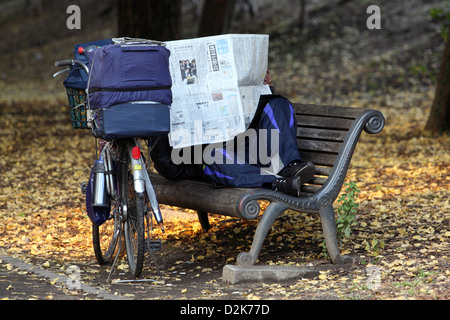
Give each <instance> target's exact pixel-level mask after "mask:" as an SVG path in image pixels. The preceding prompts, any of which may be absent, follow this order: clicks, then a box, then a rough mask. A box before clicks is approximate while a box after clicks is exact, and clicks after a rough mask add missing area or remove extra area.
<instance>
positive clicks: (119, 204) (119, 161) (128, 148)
mask: <svg viewBox="0 0 450 320" xmlns="http://www.w3.org/2000/svg"><path fill="white" fill-rule="evenodd" d="M55 66H56V67H62V66H67V67H68V68H66V69H64V70H61V71H59V72H57V73H55V74H54V75H53V77H56V76H58V75H59V74H61V73H64V72H67V71H70V70H71V69H72V68H81V69H82V70H84V72H86V73H87V74H89V68H88V66H87V65H86V64H85V63H83V62H82V61H79V60H75V59H69V60H59V61H56V62H55ZM68 94H69V90H68ZM80 100H82V101H80ZM83 100H85V97H84V99H83V97H82V98H81V99H80V98H79V97H76V98H74V97H72V100H71V97H70V96H69V102H70V103H71V104H73V105H72V110H77V109H80V108H81V107H84V108H85V107H86V101H83ZM85 111H87V112H89V110H87V109H86V110H85ZM85 119H86V122H87V123H83V126H82V127H83V128H85V127H86V128H89V127H90V128H91V129H92V128H93V127H94V124H93V120H92V117H90V116H89V115H88V116H86V115H85ZM80 127H81V126H80ZM92 132H93V134H94V136H96V134H95V130H92ZM96 138H98V137H96ZM146 138H148V140H147V142H148V150H149V155H150V151H151V148H152V146H153V145H154V144H155V143H156V142H157V140H158V139H159V137H146ZM98 146H99V156H98V160H96V161H95V163H94V166H93V168H92V170H91V175H90V177H89V180H88V182H87V183H86V182H84V183H82V185H81V189H82V192H83V193H85V194H86V208H87V211H88V215H89V217H90V218H91V220H92V221H93V222H92V239H93V249H94V253H95V257H96V260H97V262H98V263H99V264H100V265H105V264H108V263H110V262H111V260H112V259H113V257H115V258H114V263H113V265H112V267H111V271H110V274H109V276H108V280H109V278H110V276H111V272H112V271H113V269H114V266H115V264H116V262H117V259H118V257H119V256H120V254H121V251H122V249H123V244H122V241H123V240H124V242H125V251H126V254H127V260H128V265H129V268H130V271H131V273H132V274H133V275H134V276H135V277H139V276H140V275H141V273H142V269H143V265H144V258H145V253H146V252H149V253H150V254H152V252H153V251H158V250H160V249H161V240H160V239H156V238H153V236H152V230H153V216H154V217H155V220H156V222H157V223H158V224H159V226H160V227H161V230H162V232H163V233H164V226H163V218H162V215H161V211H160V208H159V204H158V201H157V199H156V194H155V190H154V188H153V185H152V182H151V180H150V176H149V174H148V169H147V166H146V161H145V157H144V156H143V154H142V147H141V144H140V142H139V138H138V137H136V138H123V139H114V140H110V141H106V140H102V139H100V140H99V143H98ZM96 151H97V148H96ZM96 158H97V152H96ZM148 158H149V159H150V157H148ZM152 214H153V215H152ZM96 219H97V220H96ZM94 221H96V222H94Z"/></svg>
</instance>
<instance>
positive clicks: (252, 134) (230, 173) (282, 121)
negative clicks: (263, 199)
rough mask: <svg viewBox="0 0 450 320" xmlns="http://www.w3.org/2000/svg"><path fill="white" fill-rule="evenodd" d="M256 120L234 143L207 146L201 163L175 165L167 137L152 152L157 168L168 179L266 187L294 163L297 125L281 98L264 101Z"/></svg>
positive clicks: (296, 152) (288, 103)
mask: <svg viewBox="0 0 450 320" xmlns="http://www.w3.org/2000/svg"><path fill="white" fill-rule="evenodd" d="M260 107H261V108H259V112H257V115H256V117H257V118H256V119H255V121H253V122H252V125H251V127H250V128H249V129H248V130H247V131H246V132H245V133H243V134H240V135H238V136H237V137H236V138H235V139H234V140H233V141H229V142H225V143H220V144H214V145H207V146H204V147H203V148H202V149H201V150H202V151H203V154H202V156H203V158H202V159H203V162H202V164H186V163H181V164H175V163H173V161H172V159H171V147H170V146H169V142H168V139H167V137H166V138H163V139H160V141H159V142H158V143H157V144H156V145H155V147H154V148H153V150H152V152H151V157H152V160H153V161H154V163H155V169H156V170H157V171H158V172H159V173H160V174H161V175H162V176H164V177H165V178H167V179H169V180H179V179H196V180H205V181H210V182H212V183H214V184H216V185H222V186H228V187H263V186H268V185H270V184H271V183H272V182H273V181H274V180H275V179H277V178H278V176H277V173H278V172H279V171H280V170H281V169H283V168H284V167H285V166H286V165H287V164H289V163H290V162H292V161H299V160H301V158H300V154H299V153H298V150H297V137H296V133H297V125H296V121H295V113H294V109H293V107H292V105H291V103H290V102H289V101H288V100H287V99H285V98H282V97H276V98H273V99H270V100H268V101H267V102H264V104H262V105H261V106H260Z"/></svg>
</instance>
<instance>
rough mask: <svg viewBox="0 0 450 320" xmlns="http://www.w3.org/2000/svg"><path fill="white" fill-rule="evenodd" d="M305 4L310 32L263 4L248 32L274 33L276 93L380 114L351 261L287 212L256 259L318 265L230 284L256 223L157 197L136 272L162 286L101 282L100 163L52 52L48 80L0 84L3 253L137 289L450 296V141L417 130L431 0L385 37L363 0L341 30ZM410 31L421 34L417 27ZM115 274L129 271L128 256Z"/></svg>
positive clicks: (426, 83)
mask: <svg viewBox="0 0 450 320" xmlns="http://www.w3.org/2000/svg"><path fill="white" fill-rule="evenodd" d="M400 2H402V1H400ZM417 2H418V1H417ZM313 3H314V4H315V7H314V9H315V10H316V11H314V12H316V13H317V15H312V17H311V20H310V28H309V29H307V31H303V32H301V31H298V30H296V29H295V28H293V24H294V21H290V20H289V21H286V20H282V19H278V18H277V15H275V14H274V12H273V11H272V12H271V14H268V13H267V12H266V11H262V9H264V8H265V7H263V8H262V9H261V13H260V15H261V16H260V21H259V22H260V24H258V25H257V26H254V27H253V28H257V27H258V26H259V27H261V26H265V28H266V32H268V33H271V49H270V66H271V67H270V69H271V73H272V74H273V77H274V80H275V85H276V87H277V91H278V92H279V93H282V94H284V95H286V96H287V97H289V98H290V99H291V100H293V101H298V102H310V103H323V104H335V105H346V106H351V107H370V108H375V109H378V110H380V111H382V112H383V114H384V115H385V117H386V126H385V128H384V130H383V131H382V132H381V133H380V134H378V135H373V136H372V135H368V134H365V133H363V135H362V137H361V139H360V142H359V143H358V146H357V148H356V152H355V155H354V157H353V160H352V164H351V167H350V170H349V173H348V175H347V181H348V182H350V181H351V182H355V183H356V184H357V186H358V187H359V189H360V190H361V192H360V195H359V198H358V204H359V208H358V212H357V220H356V222H357V226H356V227H354V228H353V232H352V234H351V236H350V238H347V239H344V241H343V243H342V245H341V250H342V253H344V254H347V255H349V256H351V257H352V258H353V263H352V264H351V265H347V266H345V267H342V268H341V267H330V264H329V261H328V260H327V259H326V257H324V256H323V249H322V245H321V244H322V235H321V226H320V221H319V217H318V216H311V215H308V214H303V213H294V212H287V213H286V214H284V215H283V216H282V217H281V218H280V219H279V221H277V222H276V223H275V225H274V226H273V228H272V229H271V231H270V233H269V235H268V237H267V239H266V241H265V244H264V246H263V249H262V252H261V255H260V257H259V261H258V263H259V264H274V265H298V264H300V265H304V264H306V265H313V266H316V267H317V268H318V270H320V271H319V272H318V275H317V276H316V277H313V278H311V279H298V280H297V281H290V282H286V283H254V284H240V285H234V286H232V285H227V284H224V283H222V282H221V278H220V277H221V271H222V267H223V266H224V265H225V264H229V263H231V264H232V263H234V262H235V257H236V256H237V254H238V253H239V252H241V251H246V250H248V249H249V247H250V245H251V240H252V237H253V233H254V230H255V227H256V225H257V221H239V220H237V219H230V218H227V217H216V216H212V217H211V218H210V219H211V224H212V228H211V229H210V230H209V231H208V232H206V233H205V232H203V231H202V230H201V228H200V224H199V223H198V222H197V221H196V220H195V219H194V218H195V216H193V213H192V212H190V211H188V210H181V209H177V208H167V207H165V208H164V212H167V213H168V214H169V213H171V212H173V210H176V211H178V212H182V213H183V214H182V215H179V214H177V218H172V219H169V221H168V222H166V230H167V232H166V234H165V235H164V236H162V237H163V241H164V249H163V251H161V252H160V253H158V254H156V255H155V256H156V260H157V262H158V265H159V267H160V271H159V272H160V274H159V275H160V277H159V276H158V271H157V270H156V269H155V267H154V263H152V260H151V259H150V258H149V259H148V260H147V262H146V267H145V270H144V273H143V276H144V278H152V279H153V278H154V279H158V280H160V282H156V283H152V282H143V283H137V284H136V283H128V284H126V283H125V284H120V285H119V284H107V283H106V282H105V279H106V277H107V274H108V272H109V268H105V267H99V266H97V265H96V263H95V258H94V254H93V250H92V243H91V230H90V228H91V226H90V221H89V219H88V218H87V215H86V213H85V210H84V199H83V195H82V194H81V192H80V188H79V186H80V183H81V182H82V181H85V180H86V178H87V176H88V174H89V172H90V167H91V165H92V162H93V160H94V140H93V138H92V137H91V135H90V133H89V132H87V131H83V130H74V129H72V127H71V124H70V122H69V111H68V107H67V102H66V100H65V99H64V95H63V87H62V85H61V83H60V80H53V79H51V78H50V77H49V75H50V74H51V73H52V71H53V70H52V69H51V63H50V61H51V58H52V57H48V56H47V53H48V51H45V56H44V58H43V60H44V61H46V62H49V63H48V64H47V65H45V64H43V66H39V65H36V64H33V66H32V68H36V69H37V70H39V72H41V73H43V74H45V76H46V78H45V77H43V76H42V77H41V76H39V75H37V76H36V75H35V76H30V80H24V79H23V78H21V79H19V80H18V79H16V78H14V75H13V73H9V71H4V72H3V75H2V78H3V80H5V79H8V81H2V83H1V85H0V87H1V89H2V94H1V95H0V110H1V113H0V115H1V119H2V125H1V127H0V154H1V157H0V183H1V187H0V250H2V251H5V252H6V253H7V254H9V255H13V256H18V257H20V258H22V259H25V260H26V261H30V262H32V263H35V264H38V265H40V266H43V267H44V268H49V269H51V270H54V271H55V272H59V273H62V274H63V273H65V270H67V267H68V266H69V265H78V266H80V267H81V270H82V273H81V277H82V280H83V281H85V282H86V283H90V284H93V285H98V286H101V287H103V288H104V289H106V290H110V291H112V292H117V293H118V294H121V295H126V296H127V297H129V298H135V299H144V298H153V299H183V298H188V299H224V298H225V299H272V298H273V299H449V298H450V260H449V259H450V258H449V257H450V249H449V248H450V204H449V203H450V192H449V190H450V176H449V174H448V173H449V170H450V152H449V151H450V137H449V136H448V134H443V135H435V134H431V133H428V132H425V131H424V130H423V128H424V126H425V123H426V120H427V117H428V113H429V110H430V106H431V102H432V99H433V96H434V83H433V81H432V80H430V79H429V77H428V76H426V75H423V74H417V73H416V72H414V70H415V68H416V67H417V66H426V67H427V68H428V69H429V70H435V69H436V68H437V66H438V65H439V59H440V54H439V53H440V52H441V51H442V43H441V42H440V41H441V40H440V38H439V35H437V36H436V35H435V30H434V29H433V27H431V26H429V27H423V25H424V23H425V22H427V21H428V20H426V9H427V8H422V7H420V6H414V5H410V7H409V9H410V11H408V10H403V11H402V10H400V9H398V7H394V6H393V5H392V6H393V7H391V8H390V9H391V13H392V14H391V15H389V18H387V19H390V20H387V21H390V22H391V24H390V25H389V24H388V25H387V26H386V28H387V29H388V31H391V33H390V34H389V38H387V37H388V33H386V32H385V33H382V32H379V33H377V34H376V33H372V34H368V31H367V30H366V29H365V28H364V26H362V25H361V23H363V22H364V21H365V20H364V19H365V18H366V16H365V14H364V12H365V11H364V9H365V8H364V5H365V3H364V1H363V2H361V3H362V4H360V5H359V7H358V6H352V7H345V8H342V7H341V10H347V11H345V12H350V11H349V10H353V11H357V10H361V12H362V15H361V16H359V18H358V19H359V20H361V21H362V22H361V21H360V22H358V21H359V20H358V19H356V20H357V21H356V22H355V21H353V22H351V23H350V22H349V24H348V25H345V26H344V27H341V24H343V23H344V22H343V21H344V20H345V16H346V15H344V14H341V15H338V16H339V17H340V19H337V18H336V20H330V19H332V18H333V17H334V16H333V15H332V13H333V12H331V10H330V9H329V8H327V7H326V6H321V2H320V1H315V2H313ZM402 3H403V5H405V6H406V5H407V3H410V4H411V3H416V2H415V1H411V2H407V1H404V2H402ZM386 5H388V4H386ZM397 5H398V4H397ZM432 5H433V4H430V6H432ZM434 5H437V4H434ZM358 8H359V9H358ZM353 11H352V12H353ZM419 14H422V15H424V16H422V19H423V21H422V26H420V24H419V25H414V24H413V22H416V21H410V23H411V25H409V29H408V28H406V29H402V31H401V30H399V29H398V28H400V27H399V26H397V25H395V24H396V23H400V22H399V21H400V20H401V21H403V20H402V19H406V20H408V18H411V19H409V20H412V17H414V18H415V19H418V18H417V17H418V16H420V15H419ZM395 17H398V19H394V18H395ZM327 18H328V20H326V19H327ZM409 20H408V21H409ZM324 21H326V24H325V26H326V27H323V25H324V23H325V22H324ZM330 21H332V22H330ZM345 21H346V20H345ZM424 21H425V22H424ZM332 25H333V27H332ZM397 27H398V28H397ZM16 28H19V27H18V26H16ZM249 28H251V27H249ZM389 28H391V29H389ZM417 30H422V32H421V33H420V35H418V36H416V37H413V36H412V34H414V32H416V31H417ZM244 31H250V32H255V30H244ZM259 32H261V31H259ZM416 34H417V33H416ZM312 35H317V36H314V37H313V36H312ZM396 37H397V38H396ZM400 38H401V39H403V40H402V41H403V42H401V41H397V40H398V39H400ZM301 39H306V40H305V41H304V43H303V42H302V41H301ZM383 39H385V40H384V41H387V43H385V42H383ZM305 43H307V44H308V45H306V44H305ZM380 44H381V45H380ZM55 47H56V45H54V44H40V45H38V46H34V45H33V46H32V45H30V47H29V48H28V49H27V48H26V49H23V50H21V52H20V54H18V55H13V54H6V56H5V59H4V60H3V61H6V62H3V65H5V63H9V65H10V66H14V67H15V68H16V69H17V70H19V71H18V73H19V75H20V74H23V72H25V71H23V70H22V71H20V70H21V69H20V68H22V69H23V67H19V66H21V64H20V63H19V62H18V61H17V60H15V59H19V58H24V57H28V58H30V59H28V61H30V60H32V59H38V58H37V57H38V56H37V52H41V51H42V52H43V51H44V50H46V49H47V50H49V49H53V48H55ZM36 48H37V49H36ZM66 51H68V52H69V53H70V51H71V50H66ZM50 52H51V50H50ZM57 58H63V57H57ZM20 61H23V60H20ZM32 61H33V62H36V61H35V60H32ZM39 61H40V60H39ZM39 61H38V64H42V61H41V62H39ZM39 68H41V69H39ZM2 70H7V69H2ZM49 70H50V71H49ZM21 72H22V73H21ZM58 81H59V82H58ZM55 82H57V83H55ZM14 87H15V88H20V90H16V91H14V90H13V89H12V88H14ZM38 89H39V90H38ZM37 92H41V94H38V93H37ZM61 92H62V93H61ZM0 265H1V266H2V268H5V269H8V266H5V265H3V264H0ZM113 279H114V280H118V279H121V280H124V279H130V277H129V276H128V275H127V266H126V263H125V260H121V261H120V262H119V265H118V269H117V270H116V271H115V273H114V274H113Z"/></svg>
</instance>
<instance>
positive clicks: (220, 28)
mask: <svg viewBox="0 0 450 320" xmlns="http://www.w3.org/2000/svg"><path fill="white" fill-rule="evenodd" d="M235 3H236V0H205V1H204V3H203V9H202V15H201V17H200V25H199V28H198V36H199V37H205V36H213V35H219V34H222V33H224V32H228V29H229V25H230V23H231V17H232V15H233V10H234V5H235Z"/></svg>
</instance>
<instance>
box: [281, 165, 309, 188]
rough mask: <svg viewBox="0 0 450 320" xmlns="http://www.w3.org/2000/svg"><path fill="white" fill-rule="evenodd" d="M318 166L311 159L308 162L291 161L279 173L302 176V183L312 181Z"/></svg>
mask: <svg viewBox="0 0 450 320" xmlns="http://www.w3.org/2000/svg"><path fill="white" fill-rule="evenodd" d="M315 173H316V166H315V165H314V163H312V162H311V161H308V162H296V161H294V162H291V163H289V164H288V165H287V166H286V167H284V168H283V169H282V170H281V171H280V172H279V173H278V174H279V175H280V176H282V177H285V178H289V177H300V178H301V179H302V183H305V182H308V181H310V180H311V179H312V178H314V174H315Z"/></svg>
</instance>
